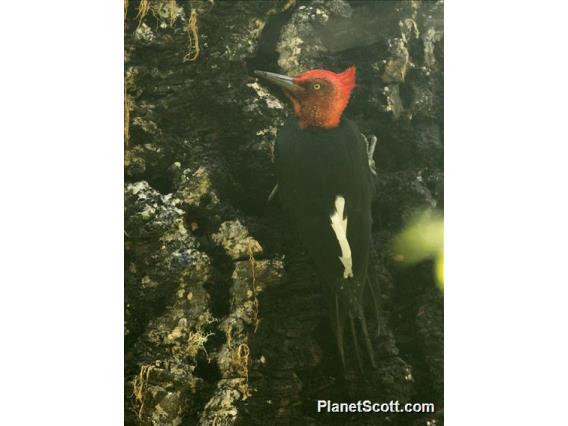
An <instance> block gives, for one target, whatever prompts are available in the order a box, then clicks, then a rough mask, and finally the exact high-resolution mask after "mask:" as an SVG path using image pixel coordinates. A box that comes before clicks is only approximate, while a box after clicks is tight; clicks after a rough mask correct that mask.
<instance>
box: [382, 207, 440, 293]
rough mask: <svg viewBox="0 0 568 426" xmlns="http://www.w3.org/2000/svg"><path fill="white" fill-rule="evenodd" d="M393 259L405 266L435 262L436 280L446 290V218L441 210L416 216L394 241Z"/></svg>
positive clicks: (424, 212) (426, 211)
mask: <svg viewBox="0 0 568 426" xmlns="http://www.w3.org/2000/svg"><path fill="white" fill-rule="evenodd" d="M393 259H394V260H395V261H397V262H400V263H402V264H405V265H415V264H417V263H419V262H422V261H424V260H429V259H431V260H433V261H434V278H435V279H436V283H437V284H438V286H439V287H440V288H441V289H442V290H443V289H444V216H443V213H442V212H441V211H439V210H435V209H432V210H425V211H423V212H420V213H419V214H417V215H415V216H414V217H413V218H412V219H411V220H410V221H409V223H408V225H407V226H406V227H405V228H404V230H403V231H402V232H400V233H399V234H398V235H397V236H396V237H395V238H394V239H393Z"/></svg>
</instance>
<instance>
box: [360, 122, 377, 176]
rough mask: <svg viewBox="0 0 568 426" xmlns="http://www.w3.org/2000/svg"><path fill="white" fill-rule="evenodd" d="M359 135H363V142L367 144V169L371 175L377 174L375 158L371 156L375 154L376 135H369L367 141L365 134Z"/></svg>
mask: <svg viewBox="0 0 568 426" xmlns="http://www.w3.org/2000/svg"><path fill="white" fill-rule="evenodd" d="M361 135H362V136H363V139H365V144H367V158H368V160H369V169H370V170H371V173H373V175H375V176H377V168H376V165H375V159H374V157H373V156H374V154H375V148H376V146H377V137H376V136H375V135H371V136H370V137H369V138H370V139H371V141H370V142H369V139H367V136H365V135H364V134H362V133H361Z"/></svg>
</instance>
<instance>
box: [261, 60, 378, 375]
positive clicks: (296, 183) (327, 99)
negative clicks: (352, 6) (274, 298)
mask: <svg viewBox="0 0 568 426" xmlns="http://www.w3.org/2000/svg"><path fill="white" fill-rule="evenodd" d="M255 74H256V75H257V76H259V77H261V78H264V79H266V80H267V81H268V82H271V83H273V84H276V85H278V86H280V87H281V88H282V89H283V90H284V93H285V94H286V96H287V97H288V98H289V99H290V101H291V103H292V107H293V110H294V115H293V116H292V117H291V118H290V119H288V121H287V122H286V123H285V125H284V126H283V128H282V129H281V130H280V131H279V132H278V135H277V138H276V144H275V150H274V151H275V155H274V158H275V160H274V161H275V166H276V175H277V179H278V183H277V187H275V189H276V188H277V190H278V193H279V196H280V201H281V204H282V205H283V206H284V209H285V210H286V211H287V213H288V216H289V217H290V219H291V221H292V223H293V224H294V225H295V227H296V229H297V231H298V234H299V236H300V239H301V240H302V242H303V243H304V245H305V246H306V248H307V250H308V252H309V254H310V256H311V257H312V259H313V261H314V263H315V266H316V270H317V272H318V274H319V276H320V279H321V281H322V283H323V288H324V296H325V299H326V303H327V304H328V308H329V317H330V322H331V326H332V329H333V331H334V334H335V337H336V340H337V347H338V351H339V355H340V358H341V362H342V365H343V367H344V369H345V367H346V364H345V350H344V330H345V328H346V327H349V329H350V330H351V335H352V338H353V346H354V348H355V355H356V357H357V361H358V363H359V368H360V369H361V370H363V362H362V359H361V355H360V349H359V342H358V340H359V338H360V337H358V333H357V331H356V330H357V329H360V331H361V332H362V338H363V341H364V344H365V346H366V349H367V352H368V356H369V360H370V363H371V365H372V366H373V367H374V368H376V363H375V357H374V352H373V348H372V345H371V341H370V338H369V333H368V329H367V320H366V317H365V312H364V306H363V305H364V303H363V302H364V300H365V290H366V288H368V289H369V293H370V295H371V298H372V299H373V302H374V305H375V310H376V315H377V321H378V318H379V314H378V301H377V294H376V293H375V292H376V289H374V288H373V285H372V280H369V275H368V269H369V254H370V251H371V225H372V217H371V202H372V198H373V194H374V177H373V175H374V170H373V166H374V163H373V162H372V150H373V149H374V147H373V149H371V150H369V147H368V144H367V141H366V139H365V138H364V136H363V135H362V134H361V132H360V131H359V128H358V127H357V125H356V124H355V123H354V122H353V121H351V120H349V119H348V118H345V117H343V111H344V110H345V108H346V106H347V104H348V103H349V99H350V97H351V92H352V91H353V89H354V87H355V76H356V69H355V67H354V66H352V67H350V68H348V69H347V70H345V71H343V72H341V73H334V72H331V71H327V70H321V69H315V70H310V71H306V72H304V73H301V74H299V75H297V76H295V77H289V76H286V75H281V74H275V73H271V72H266V71H255ZM375 141H376V138H375ZM369 151H370V152H371V155H369ZM274 192H275V191H273V193H274ZM271 195H273V194H271ZM377 328H378V324H377Z"/></svg>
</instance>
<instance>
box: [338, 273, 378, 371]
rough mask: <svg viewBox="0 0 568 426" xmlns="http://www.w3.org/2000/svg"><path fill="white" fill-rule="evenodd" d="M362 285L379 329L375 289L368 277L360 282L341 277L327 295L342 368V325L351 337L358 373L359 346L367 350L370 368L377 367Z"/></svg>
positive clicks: (344, 365) (359, 361) (343, 356)
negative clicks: (331, 292)
mask: <svg viewBox="0 0 568 426" xmlns="http://www.w3.org/2000/svg"><path fill="white" fill-rule="evenodd" d="M366 288H367V289H368V291H369V293H370V294H371V299H372V300H373V305H374V310H375V314H376V318H377V329H378V328H379V324H378V320H379V305H378V297H377V296H378V294H377V293H378V291H377V289H376V288H374V285H373V282H372V280H370V279H365V281H364V282H359V281H358V280H357V279H356V278H347V279H345V278H343V279H340V280H339V282H338V284H337V287H336V291H334V292H333V293H334V294H332V295H330V296H331V297H330V299H331V300H330V304H331V306H330V310H329V312H330V317H331V318H330V320H331V325H332V328H333V332H334V334H335V337H336V340H337V348H338V351H339V356H340V358H341V363H342V364H343V368H344V369H346V366H347V364H346V357H345V339H344V336H345V328H346V327H348V328H349V330H350V334H351V340H352V343H353V348H354V352H355V357H356V358H357V363H358V365H359V369H360V370H361V372H363V371H364V365H365V364H364V362H363V357H362V355H361V353H362V350H361V345H363V346H364V348H365V349H366V351H367V356H368V358H369V362H370V364H371V366H372V367H373V368H377V363H376V361H375V353H374V350H373V345H372V341H371V338H370V336H369V331H368V326H367V318H366V316H365V309H364V300H365V297H364V293H365V290H366Z"/></svg>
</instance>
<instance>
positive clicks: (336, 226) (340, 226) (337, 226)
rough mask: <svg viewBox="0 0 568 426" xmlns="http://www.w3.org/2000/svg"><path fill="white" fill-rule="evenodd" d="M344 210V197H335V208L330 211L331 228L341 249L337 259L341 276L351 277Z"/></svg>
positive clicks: (349, 251) (349, 248)
mask: <svg viewBox="0 0 568 426" xmlns="http://www.w3.org/2000/svg"><path fill="white" fill-rule="evenodd" d="M344 211H345V198H343V197H342V196H341V195H338V196H336V197H335V210H334V211H333V212H332V213H331V215H330V216H329V218H330V219H331V228H332V229H333V232H335V237H336V238H337V241H338V242H339V248H340V249H341V256H339V260H340V261H341V263H342V264H343V268H344V271H343V278H352V277H353V260H352V259H351V247H349V241H347V217H346V218H345V219H343V212H344Z"/></svg>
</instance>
